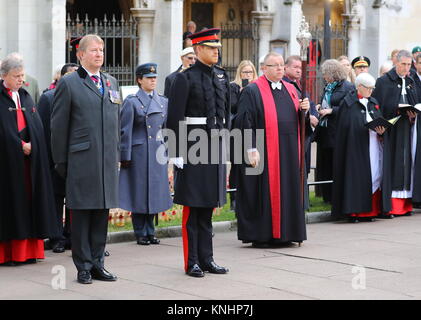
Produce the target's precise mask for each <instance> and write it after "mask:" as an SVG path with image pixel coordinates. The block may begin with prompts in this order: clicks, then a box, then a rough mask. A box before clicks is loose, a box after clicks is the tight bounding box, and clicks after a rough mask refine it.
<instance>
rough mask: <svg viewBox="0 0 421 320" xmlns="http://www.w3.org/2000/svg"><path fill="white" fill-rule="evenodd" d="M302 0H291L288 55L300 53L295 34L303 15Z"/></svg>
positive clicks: (297, 31) (298, 29)
mask: <svg viewBox="0 0 421 320" xmlns="http://www.w3.org/2000/svg"><path fill="white" fill-rule="evenodd" d="M302 4H303V0H293V1H292V4H291V12H290V17H291V20H290V30H291V31H290V39H289V55H300V44H299V43H298V41H297V34H298V33H299V31H300V23H301V20H302V17H303V10H302Z"/></svg>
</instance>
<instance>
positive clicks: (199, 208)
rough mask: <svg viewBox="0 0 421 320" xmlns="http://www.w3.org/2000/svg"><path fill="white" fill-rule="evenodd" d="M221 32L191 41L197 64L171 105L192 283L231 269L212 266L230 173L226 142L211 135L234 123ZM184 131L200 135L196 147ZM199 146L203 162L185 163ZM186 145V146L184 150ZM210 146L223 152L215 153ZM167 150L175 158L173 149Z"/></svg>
mask: <svg viewBox="0 0 421 320" xmlns="http://www.w3.org/2000/svg"><path fill="white" fill-rule="evenodd" d="M219 32H220V30H219V29H208V30H205V31H202V32H199V33H196V34H193V35H190V36H189V37H190V38H191V39H192V42H193V45H194V48H195V52H196V56H197V59H198V60H197V61H196V63H195V64H194V65H193V66H192V67H190V68H189V69H187V70H186V71H184V72H182V73H179V74H177V76H176V78H175V80H174V83H173V85H172V87H171V91H170V95H169V102H168V120H167V127H168V129H171V130H172V131H173V132H174V133H175V136H176V137H177V143H179V144H180V145H178V146H177V147H178V148H177V149H178V150H176V152H177V156H178V157H177V158H178V159H176V160H175V163H176V166H178V168H177V170H176V173H175V183H174V188H175V195H174V202H175V203H177V204H181V205H183V206H184V209H183V249H184V267H185V272H186V273H187V274H188V275H189V276H192V277H203V276H204V271H209V272H212V273H218V274H223V273H227V272H228V269H227V268H224V267H221V266H218V265H217V264H216V263H215V262H214V260H213V248H212V212H213V210H214V208H215V207H222V206H223V205H224V204H225V202H226V167H225V163H223V161H222V159H221V157H222V154H223V152H222V150H221V148H222V138H221V137H220V136H214V137H213V138H212V137H211V131H218V130H222V129H224V128H227V126H228V124H229V118H230V112H229V105H230V104H229V81H228V76H227V74H226V72H225V71H224V70H223V69H222V68H220V67H218V66H215V64H216V63H217V62H218V48H219V47H220V46H221V44H220V42H219V39H218V36H217V34H218V33H219ZM180 121H185V123H180ZM179 126H180V127H179ZM185 126H187V128H186V127H185ZM184 129H186V130H187V135H190V133H191V132H192V131H193V130H195V129H196V130H195V132H196V133H199V131H200V133H202V135H200V138H199V136H195V135H194V133H195V132H192V133H191V135H192V136H193V137H190V138H194V139H193V140H194V141H191V139H189V141H187V136H185V137H183V135H182V132H183V131H184ZM215 142H216V143H215ZM196 143H197V144H200V143H204V144H206V145H207V149H206V150H196V151H198V153H199V158H200V159H199V160H200V161H192V160H193V159H190V157H189V159H187V154H189V156H190V155H192V153H194V154H196V155H197V153H195V152H188V150H189V149H190V148H191V147H192V146H195V144H196ZM183 144H186V145H187V148H184V150H183V148H182V147H181V146H182V145H183ZM212 144H213V145H216V148H215V149H219V150H213V149H212V148H211V146H212ZM169 147H170V154H171V152H172V150H171V145H169ZM192 149H193V148H191V149H190V150H192ZM218 151H219V152H218ZM213 153H219V157H217V159H216V161H211V159H212V158H215V154H213ZM173 157H174V155H173ZM194 160H197V159H194ZM202 160H203V161H202ZM213 160H215V159H213Z"/></svg>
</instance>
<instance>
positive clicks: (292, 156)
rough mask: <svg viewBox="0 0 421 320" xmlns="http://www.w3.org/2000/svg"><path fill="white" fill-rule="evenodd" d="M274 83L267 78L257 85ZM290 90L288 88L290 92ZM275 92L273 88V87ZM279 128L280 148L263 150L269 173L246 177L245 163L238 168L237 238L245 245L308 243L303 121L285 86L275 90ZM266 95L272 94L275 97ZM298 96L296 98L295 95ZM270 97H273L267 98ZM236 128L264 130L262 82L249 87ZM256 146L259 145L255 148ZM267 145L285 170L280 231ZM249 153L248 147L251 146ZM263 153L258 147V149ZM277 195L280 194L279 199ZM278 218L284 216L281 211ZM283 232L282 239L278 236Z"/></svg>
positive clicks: (281, 195)
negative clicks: (303, 185) (302, 187)
mask: <svg viewBox="0 0 421 320" xmlns="http://www.w3.org/2000/svg"><path fill="white" fill-rule="evenodd" d="M259 81H260V83H263V82H262V81H266V82H267V84H269V81H268V80H266V78H265V77H264V76H263V77H261V78H259V79H258V80H257V82H259ZM286 86H289V89H288V90H287V88H286ZM269 87H270V86H269ZM268 90H270V91H271V93H272V95H273V99H274V102H275V108H276V115H275V117H276V120H277V123H278V136H279V145H278V146H274V145H273V141H272V139H271V138H270V140H267V139H266V133H265V143H264V151H262V150H259V153H260V155H261V160H262V158H263V157H262V156H263V155H262V153H263V152H264V168H263V171H262V173H261V174H259V175H246V174H245V170H246V167H249V168H250V166H248V165H246V164H242V165H237V166H235V168H236V170H238V172H237V199H236V213H237V220H238V239H239V240H242V241H243V242H255V241H256V242H267V241H270V240H272V239H280V240H281V241H297V242H301V241H303V240H306V238H307V237H306V227H305V215H304V210H303V206H302V201H301V190H300V167H299V141H298V134H299V121H298V113H297V110H296V108H295V105H294V102H293V100H292V98H291V96H290V95H291V94H292V95H294V93H295V95H294V97H295V99H297V97H296V92H295V89H294V88H293V87H292V85H290V84H286V83H285V82H283V86H282V90H279V89H275V90H273V89H272V88H271V87H270V89H268ZM270 91H267V92H270ZM293 92H294V93H293ZM268 94H270V93H268ZM238 106H239V109H238V115H237V118H236V121H235V124H234V125H235V127H236V128H239V129H241V130H244V129H252V130H253V132H255V130H256V129H265V131H266V124H265V110H264V104H263V100H262V94H261V91H260V89H259V87H258V85H257V83H252V84H250V85H248V86H247V87H246V88H245V89H244V90H243V91H242V94H241V97H240V101H239V104H238ZM253 145H254V143H253ZM268 145H269V146H270V147H274V148H278V150H279V168H280V194H279V195H278V196H279V197H280V199H281V201H280V202H281V204H280V230H276V228H279V225H278V224H277V225H276V226H275V224H274V223H275V222H274V219H273V216H272V205H271V199H273V198H272V197H273V196H274V195H273V194H272V192H271V188H270V186H269V179H270V178H269V166H268ZM246 148H247V146H246ZM257 148H258V149H259V146H257ZM275 196H276V195H275ZM278 214H279V212H278ZM276 231H278V233H279V231H280V238H279V237H278V236H276V235H275V234H276Z"/></svg>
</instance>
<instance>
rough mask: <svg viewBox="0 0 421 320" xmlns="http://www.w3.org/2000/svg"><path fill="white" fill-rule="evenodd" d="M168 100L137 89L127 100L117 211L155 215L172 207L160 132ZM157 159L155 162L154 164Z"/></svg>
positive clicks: (123, 118)
mask: <svg viewBox="0 0 421 320" xmlns="http://www.w3.org/2000/svg"><path fill="white" fill-rule="evenodd" d="M167 109H168V100H167V99H166V98H165V97H163V96H160V95H159V94H157V93H156V92H154V93H153V96H152V99H151V98H150V97H149V96H148V95H147V94H146V93H145V91H143V90H142V89H140V90H139V91H138V92H137V94H136V95H130V96H128V97H127V98H126V99H125V100H124V103H123V107H122V111H121V161H131V164H130V167H128V168H121V169H120V188H119V190H120V191H119V192H120V206H119V207H120V208H122V209H125V210H128V211H131V212H133V213H150V214H154V213H159V212H162V211H165V210H167V209H169V208H170V207H171V206H172V200H171V196H170V190H169V183H168V166H167V154H166V150H165V146H164V142H163V138H162V132H161V129H162V128H163V127H164V124H165V121H166V119H167ZM157 156H158V159H159V161H158V160H157Z"/></svg>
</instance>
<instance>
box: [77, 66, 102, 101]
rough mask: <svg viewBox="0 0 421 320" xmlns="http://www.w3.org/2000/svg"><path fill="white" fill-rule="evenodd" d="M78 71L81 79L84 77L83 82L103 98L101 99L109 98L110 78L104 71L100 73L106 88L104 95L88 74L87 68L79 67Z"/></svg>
mask: <svg viewBox="0 0 421 320" xmlns="http://www.w3.org/2000/svg"><path fill="white" fill-rule="evenodd" d="M76 72H77V73H78V74H79V77H80V78H81V79H83V83H84V84H85V85H86V86H87V87H88V88H89V89H91V90H92V91H93V92H94V93H95V94H96V95H97V96H98V97H99V98H101V100H103V99H106V98H107V96H108V90H109V88H108V85H107V84H108V79H107V77H106V76H105V75H104V74H103V73H102V72H100V75H101V80H102V87H103V88H104V94H103V95H101V93H100V92H99V90H98V88H97V87H96V86H95V84H94V82H93V81H92V79H91V78H90V77H89V76H88V73H87V72H86V70H85V68H83V67H79V68H78V69H77V71H76Z"/></svg>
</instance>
